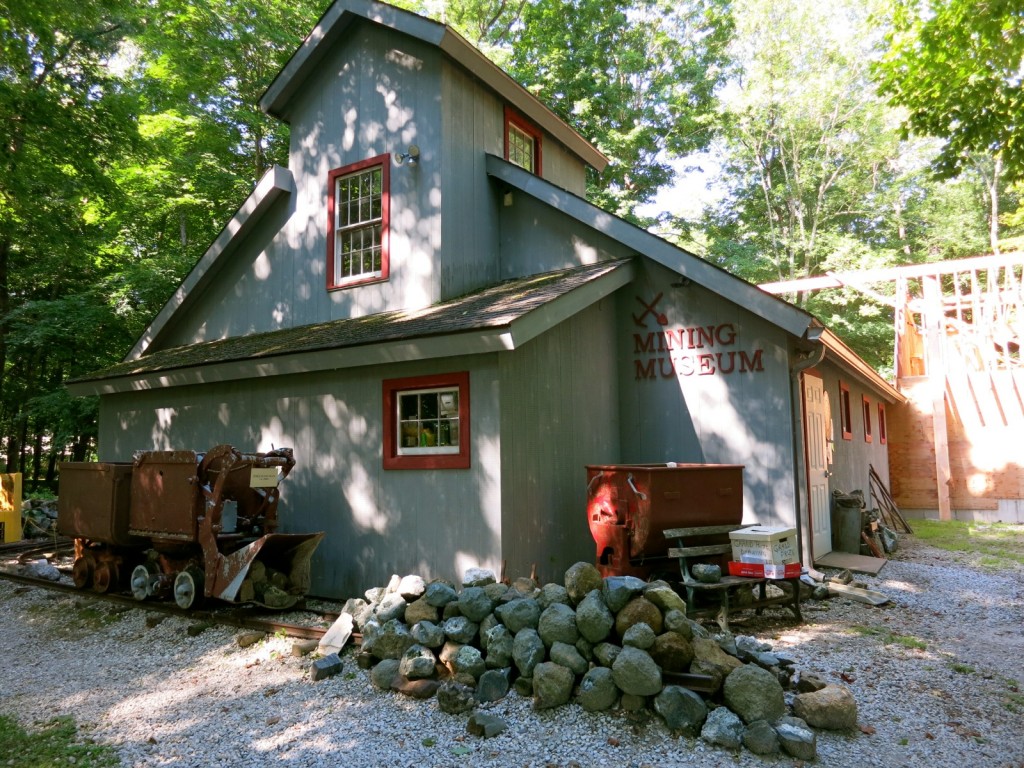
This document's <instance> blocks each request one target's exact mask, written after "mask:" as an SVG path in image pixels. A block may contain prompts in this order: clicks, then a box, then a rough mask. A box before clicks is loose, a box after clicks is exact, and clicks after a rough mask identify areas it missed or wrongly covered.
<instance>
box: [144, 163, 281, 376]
mask: <svg viewBox="0 0 1024 768" xmlns="http://www.w3.org/2000/svg"><path fill="white" fill-rule="evenodd" d="M294 191H295V180H294V179H293V178H292V174H291V171H289V170H288V169H287V168H282V167H281V166H280V165H275V166H273V167H272V168H270V169H269V170H268V171H267V172H266V173H265V174H263V178H262V179H260V180H259V182H258V183H257V184H256V188H255V189H253V191H252V193H251V194H250V195H249V197H247V198H246V199H245V202H244V203H242V204H241V205H240V206H239V208H238V210H237V211H235V215H234V216H232V217H231V219H230V220H229V221H228V223H227V224H225V225H224V228H223V229H222V230H221V231H220V234H219V235H218V236H217V239H216V240H214V241H213V244H212V245H210V247H209V248H207V249H206V253H204V254H203V256H202V258H200V259H199V261H198V262H197V263H196V265H195V266H194V267H192V271H191V272H189V273H188V275H186V276H185V279H184V280H183V281H182V282H181V285H179V286H178V288H177V290H175V292H174V295H172V296H171V298H169V299H168V300H167V303H166V304H164V306H163V308H162V309H161V310H160V311H159V312H158V313H157V315H156V317H155V318H153V322H151V323H150V324H149V325H148V326H147V327H146V330H145V331H143V333H142V335H141V336H140V337H139V339H138V341H136V342H135V346H133V347H132V348H131V350H129V352H128V354H127V355H125V360H135V359H137V358H139V357H141V356H142V355H143V354H145V352H146V349H148V348H149V345H150V344H152V343H153V341H154V340H155V339H156V338H157V337H158V336H159V335H160V332H161V331H162V330H163V329H164V327H165V326H166V325H167V323H168V321H170V319H171V317H172V316H173V315H174V314H175V313H176V312H178V311H181V310H187V309H188V307H189V305H191V304H192V303H193V302H195V300H196V299H197V298H198V297H199V296H200V295H201V293H202V288H203V285H204V284H205V283H206V282H208V281H209V280H210V279H211V278H212V277H213V276H214V275H215V274H216V273H217V271H218V270H219V269H220V268H221V267H222V266H223V265H224V263H225V261H226V259H223V258H221V257H223V256H226V255H227V254H229V253H231V251H232V250H234V248H235V247H236V246H237V245H238V243H240V242H241V241H242V240H243V239H245V236H246V235H248V234H249V232H251V231H252V229H253V227H255V226H256V224H257V223H258V222H259V220H260V218H261V217H262V216H263V214H264V213H266V211H267V209H268V208H270V206H271V204H272V203H273V202H274V201H275V200H277V199H278V198H279V197H280V196H281V195H284V194H289V195H290V194H291V193H293V192H294Z"/></svg>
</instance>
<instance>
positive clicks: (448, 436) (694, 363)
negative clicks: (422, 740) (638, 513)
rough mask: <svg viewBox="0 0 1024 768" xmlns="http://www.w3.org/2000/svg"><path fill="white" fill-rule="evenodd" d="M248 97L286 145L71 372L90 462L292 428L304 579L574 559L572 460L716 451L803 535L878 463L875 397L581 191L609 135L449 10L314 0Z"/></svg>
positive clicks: (285, 442)
mask: <svg viewBox="0 0 1024 768" xmlns="http://www.w3.org/2000/svg"><path fill="white" fill-rule="evenodd" d="M261 106H262V108H263V109H265V110H266V111H267V112H269V113H270V114H272V115H275V116H277V117H279V118H281V119H282V120H285V121H286V122H288V123H289V124H290V126H291V148H290V155H289V163H288V168H283V167H274V168H273V169H271V170H270V171H269V172H268V173H267V174H266V176H265V177H264V178H263V179H262V180H261V181H260V182H259V183H258V184H257V186H256V188H255V189H254V191H253V192H252V194H251V195H250V197H249V199H248V200H246V201H245V203H244V204H243V205H242V206H241V208H240V209H239V210H238V212H237V213H236V214H235V215H234V216H233V217H232V219H231V220H230V221H229V222H228V223H227V225H226V226H225V228H224V230H223V231H222V233H221V235H220V236H219V237H218V238H217V240H216V241H215V242H214V243H213V244H212V245H211V246H210V248H209V250H208V251H207V252H206V254H205V255H204V256H203V257H202V259H200V261H199V262H198V263H197V264H196V266H195V268H194V269H193V270H192V272H191V273H190V274H189V275H188V276H187V277H186V279H185V280H184V282H183V283H182V285H181V286H180V288H179V289H178V290H177V292H176V293H175V294H174V296H173V297H172V298H171V299H170V300H169V301H168V303H167V304H166V306H165V307H164V308H163V310H162V311H161V312H160V313H159V314H158V316H157V317H156V318H155V320H154V321H153V323H152V324H151V325H150V327H149V328H148V329H147V331H146V332H145V333H144V335H143V336H142V337H141V338H140V339H139V340H138V342H137V343H136V345H135V346H134V347H133V348H132V350H131V351H130V352H129V353H128V355H127V356H126V358H125V360H124V361H123V362H122V363H119V364H118V365H115V366H113V367H111V368H108V369H106V370H104V371H99V372H97V373H95V374H93V375H90V376H86V377H83V378H81V379H78V380H76V381H75V382H72V383H71V384H70V388H71V390H72V392H73V393H75V394H98V395H99V396H100V436H99V452H100V458H101V459H102V460H108V461H124V460H129V459H130V458H131V455H132V453H133V452H134V451H136V450H139V449H173V448H189V449H194V450H202V449H205V448H208V447H211V446H213V445H216V444H219V443H231V444H234V445H236V446H238V447H239V448H242V449H243V450H268V449H270V448H271V447H272V446H277V447H281V446H290V447H292V448H293V449H294V451H295V456H296V459H297V462H298V464H297V466H296V468H295V469H294V471H293V472H292V473H291V474H290V475H289V477H288V478H287V480H286V481H285V484H284V486H283V488H282V503H281V519H282V529H283V530H284V531H286V532H287V531H292V532H302V531H314V530H322V531H325V532H326V534H327V536H326V538H325V541H324V543H323V544H322V545H321V547H320V549H319V550H318V552H317V554H316V556H315V558H314V564H313V566H314V572H313V579H314V583H313V590H312V591H313V592H314V593H317V594H334V595H350V594H355V593H358V592H361V591H362V590H363V589H365V588H366V587H368V586H372V585H375V584H380V583H382V581H384V580H386V579H387V578H388V577H389V576H390V574H392V573H420V574H422V575H424V576H442V577H448V578H455V577H457V576H459V575H461V573H462V572H463V570H464V569H465V568H467V567H470V566H483V567H489V568H492V569H494V570H495V571H496V572H498V571H501V570H502V568H503V567H504V569H505V572H506V573H507V574H508V575H509V576H512V577H514V576H517V575H521V574H527V573H529V572H530V570H531V568H532V567H534V566H535V567H536V569H537V573H538V575H539V576H540V577H541V578H545V579H554V578H556V577H559V576H560V575H561V572H562V571H563V570H564V569H565V568H566V567H567V566H569V565H571V564H572V563H573V562H576V561H578V560H593V558H594V543H593V540H592V539H591V537H590V535H589V531H588V526H587V521H586V475H585V470H584V467H585V465H587V464H609V463H650V462H668V461H675V462H707V463H728V464H742V465H744V467H745V469H744V519H745V520H746V521H757V522H761V523H764V524H771V525H793V526H798V528H799V530H800V538H801V546H802V547H803V553H804V558H805V560H810V559H811V558H812V557H816V556H821V555H822V554H824V553H825V552H827V551H828V549H829V548H830V546H831V544H830V541H829V539H828V529H827V526H828V494H829V492H830V490H831V488H833V487H843V489H844V490H849V489H851V488H854V487H862V488H866V487H867V472H868V469H867V467H868V465H869V464H872V465H874V467H875V469H876V470H877V471H878V472H879V473H880V474H881V475H882V476H883V477H887V473H888V461H887V456H886V447H885V440H884V427H883V426H882V425H880V424H879V423H878V421H877V419H878V414H879V413H884V405H885V404H886V403H890V404H891V403H895V402H898V401H899V399H900V395H899V394H898V393H897V392H896V391H895V390H894V389H892V388H891V387H890V386H889V385H888V384H886V382H885V381H884V380H882V379H881V378H880V377H879V376H878V375H877V374H876V373H875V372H874V371H872V370H871V369H870V367H869V366H867V365H866V364H865V363H864V362H863V361H861V360H860V359H859V358H857V357H856V355H854V354H853V353H852V352H851V351H850V350H849V349H848V348H846V347H845V346H844V345H843V344H842V342H840V341H839V340H838V339H837V338H836V337H834V336H833V335H832V334H830V333H829V332H828V331H827V330H826V329H824V328H823V327H822V326H821V324H820V323H819V322H817V321H816V320H815V319H814V318H813V317H812V316H810V315H809V314H807V313H805V312H803V311H802V310H800V309H798V308H796V307H795V306H793V305H791V304H788V303H786V302H784V301H782V300H780V299H778V298H775V297H773V296H770V295H768V294H766V293H764V292H763V291H761V290H760V289H758V288H756V287H755V286H752V285H750V284H748V283H746V282H744V281H742V280H740V279H738V278H736V277H733V276H731V275H730V274H728V273H727V272H725V271H724V270H721V269H719V268H717V267H715V266H713V265H711V264H709V263H707V262H705V261H703V260H701V259H700V258H697V257H695V256H694V255H692V254H690V253H687V252H686V251H683V250H680V249H679V248H676V247H675V246H673V245H671V244H670V243H668V242H666V241H664V240H661V239H659V238H657V237H655V236H653V235H651V234H649V233H647V232H645V231H643V230H641V229H638V228H636V227H634V226H632V225H630V224H628V223H627V222H625V221H623V220H621V219H618V218H616V217H614V216H612V215H610V214H608V213H605V212H604V211H602V210H600V209H598V208H596V207H594V206H592V205H590V204H589V203H587V202H586V201H585V200H584V199H583V197H582V195H583V194H584V190H585V169H586V167H587V166H588V165H589V166H593V167H595V168H598V169H600V168H602V167H603V166H604V165H605V163H606V159H605V158H604V157H603V156H602V155H601V153H600V152H598V151H597V150H596V149H594V147H592V146H591V145H590V144H589V143H588V142H587V141H585V140H584V139H583V138H582V137H580V136H579V135H578V134H577V133H575V132H574V131H573V130H572V129H571V128H569V127H568V126H567V125H565V124H564V123H562V122H561V121H560V120H558V118H556V117H555V115H554V114H553V113H552V112H550V110H548V109H547V108H546V107H545V106H544V105H542V104H541V103H540V102H538V101H537V100H536V99H535V98H534V97H533V96H531V95H530V94H529V93H528V92H527V91H526V90H524V89H523V88H521V87H520V86H519V85H517V84H516V83H515V82H514V81H512V80H511V79H510V78H509V77H508V76H507V75H505V74H504V73H503V72H502V71H501V70H500V69H498V68H497V67H496V66H495V65H493V64H492V63H491V62H490V61H488V60H487V59H486V58H485V57H484V56H483V55H481V54H480V53H479V52H478V51H477V50H475V49H474V48H473V47H472V46H470V45H469V44H468V43H467V42H466V41H465V40H464V39H463V38H461V37H460V36H459V35H458V34H457V33H455V32H454V31H452V30H451V29H450V28H448V27H446V26H444V25H442V24H438V23H436V22H433V21H430V20H427V19H424V18H422V17H419V16H417V15H414V14H411V13H408V12H405V11H402V10H399V9H397V8H394V7H391V6H389V5H385V4H382V3H378V2H373V1H372V0H339V1H338V2H336V3H335V4H334V5H332V6H331V7H330V8H329V9H328V10H327V12H326V13H325V14H324V16H323V17H322V18H321V19H320V21H319V22H318V24H317V26H316V28H315V29H314V30H313V31H312V32H311V33H310V35H309V36H308V37H307V39H306V40H305V42H304V43H303V44H302V46H301V47H300V48H299V49H298V51H297V52H296V53H295V54H294V55H293V56H292V58H291V59H290V61H289V62H288V64H287V65H286V66H285V68H284V69H283V70H282V72H281V73H280V74H279V75H278V77H277V78H276V79H275V80H274V82H273V83H272V84H271V86H270V87H269V89H268V90H267V92H266V93H265V95H264V96H263V98H262V100H261ZM825 392H828V393H829V394H830V395H831V397H830V398H829V401H830V405H828V406H826V400H825V398H823V396H822V395H823V393H825ZM844 394H845V397H846V402H845V403H844V402H843V397H844ZM826 407H827V408H828V410H826ZM844 407H845V409H846V410H845V411H843V408H844ZM865 418H866V419H867V422H866V424H865V422H864V421H863V420H864V419H865ZM872 419H874V421H872ZM830 422H834V424H835V425H839V426H841V427H842V429H841V430H840V428H839V426H837V427H836V428H835V429H834V430H833V438H834V439H833V440H832V441H831V442H830V441H829V439H828V437H829V435H828V432H829V430H828V425H829V423H830ZM880 431H881V432H882V434H879V432H880ZM829 456H831V463H830V464H829V463H827V462H828V458H829ZM830 473H831V476H830ZM830 483H831V484H832V485H830Z"/></svg>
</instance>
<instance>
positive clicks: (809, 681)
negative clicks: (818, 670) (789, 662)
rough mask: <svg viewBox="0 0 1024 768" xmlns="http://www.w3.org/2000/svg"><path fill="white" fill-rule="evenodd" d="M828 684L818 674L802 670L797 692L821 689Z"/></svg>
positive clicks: (797, 683) (797, 682)
mask: <svg viewBox="0 0 1024 768" xmlns="http://www.w3.org/2000/svg"><path fill="white" fill-rule="evenodd" d="M826 685H828V683H826V682H825V681H824V680H822V679H821V678H820V677H818V676H817V675H812V674H808V673H807V672H801V673H800V679H799V680H797V681H796V690H797V693H811V692H812V691H820V690H821V689H822V688H824V687H825V686H826Z"/></svg>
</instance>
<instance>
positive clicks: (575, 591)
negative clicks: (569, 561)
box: [565, 562, 604, 605]
mask: <svg viewBox="0 0 1024 768" xmlns="http://www.w3.org/2000/svg"><path fill="white" fill-rule="evenodd" d="M602 586H604V578H603V577H602V576H601V572H600V571H599V570H597V567H596V566H595V565H594V564H593V563H583V562H580V563H575V564H573V565H571V566H569V570H567V571H566V572H565V591H566V593H568V595H569V600H570V601H571V602H572V604H573V605H577V604H578V603H579V602H580V601H581V600H583V598H584V597H586V596H587V595H588V594H590V593H591V592H592V591H593V590H595V589H596V590H600V589H601V587H602Z"/></svg>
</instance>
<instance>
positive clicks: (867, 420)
mask: <svg viewBox="0 0 1024 768" xmlns="http://www.w3.org/2000/svg"><path fill="white" fill-rule="evenodd" d="M860 402H861V410H862V411H863V412H864V442H865V443H870V442H871V439H872V437H871V401H870V400H868V399H867V397H866V396H864V395H861V399H860Z"/></svg>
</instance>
